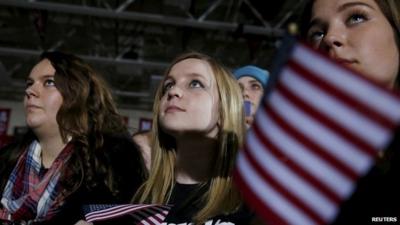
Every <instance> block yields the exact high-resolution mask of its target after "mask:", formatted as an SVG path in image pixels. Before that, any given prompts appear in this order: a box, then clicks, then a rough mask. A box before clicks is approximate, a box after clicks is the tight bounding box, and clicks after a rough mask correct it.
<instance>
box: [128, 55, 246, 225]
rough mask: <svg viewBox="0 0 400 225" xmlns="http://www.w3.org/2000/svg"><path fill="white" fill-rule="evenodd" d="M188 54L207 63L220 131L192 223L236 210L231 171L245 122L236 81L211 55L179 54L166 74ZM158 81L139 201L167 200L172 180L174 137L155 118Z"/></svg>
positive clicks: (160, 201)
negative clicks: (146, 169) (147, 167)
mask: <svg viewBox="0 0 400 225" xmlns="http://www.w3.org/2000/svg"><path fill="white" fill-rule="evenodd" d="M190 58H194V59H200V60H203V61H205V62H207V63H208V64H209V65H210V67H211V69H212V71H213V74H214V76H215V80H216V84H217V89H218V95H219V99H220V106H219V118H220V131H219V134H218V151H217V154H216V158H215V163H213V166H214V168H213V169H212V171H213V174H212V175H211V178H210V179H209V184H210V185H209V187H208V190H207V191H206V192H205V194H204V195H203V196H202V197H201V200H203V202H204V206H203V207H202V208H201V209H200V210H199V212H198V213H197V214H196V215H195V216H194V218H193V220H194V222H195V223H203V222H205V221H206V220H207V219H208V218H210V217H213V216H215V215H217V214H222V213H231V212H233V211H235V210H237V209H238V207H239V206H240V204H241V199H240V196H239V193H238V190H236V188H235V187H234V185H233V181H232V171H233V168H234V165H235V161H236V155H237V151H238V149H239V147H240V146H241V145H242V143H243V139H244V133H245V125H244V124H245V123H244V112H243V99H242V96H241V91H240V87H239V85H238V84H237V82H236V80H235V79H234V77H233V76H232V74H231V73H230V72H229V71H228V70H226V69H225V68H224V67H222V66H221V65H220V64H219V63H218V62H216V61H215V60H214V59H212V58H211V57H209V56H206V55H203V54H200V53H197V52H190V53H186V54H182V55H180V56H178V57H177V58H176V59H175V60H174V61H173V62H172V64H171V65H170V67H169V68H168V69H167V71H166V75H168V73H169V72H170V70H171V68H172V67H173V66H174V65H175V64H176V63H178V62H180V61H183V60H185V59H190ZM164 79H165V78H164ZM162 83H163V82H161V84H160V86H159V87H158V90H157V93H156V97H155V102H154V106H153V111H154V112H155V114H154V116H153V127H152V131H153V132H152V135H153V137H152V140H153V143H152V159H151V160H152V162H151V169H150V175H149V178H148V180H147V182H145V184H144V185H143V186H142V187H141V188H140V190H139V192H138V193H137V194H136V196H135V198H136V199H138V200H139V202H141V203H158V204H166V203H168V201H169V198H170V196H171V193H172V190H173V187H174V183H175V173H174V167H175V156H176V154H175V141H174V139H173V138H172V137H171V136H169V135H168V134H166V133H165V132H163V131H162V130H161V129H160V124H159V118H158V116H159V106H160V99H161V97H162V95H163V93H162Z"/></svg>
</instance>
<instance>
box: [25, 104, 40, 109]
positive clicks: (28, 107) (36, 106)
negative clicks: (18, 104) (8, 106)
mask: <svg viewBox="0 0 400 225" xmlns="http://www.w3.org/2000/svg"><path fill="white" fill-rule="evenodd" d="M25 108H26V109H40V106H38V105H35V104H27V105H26V106H25Z"/></svg>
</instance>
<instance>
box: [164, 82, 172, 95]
mask: <svg viewBox="0 0 400 225" xmlns="http://www.w3.org/2000/svg"><path fill="white" fill-rule="evenodd" d="M173 86H174V82H173V81H166V82H165V83H164V84H163V93H165V92H167V91H168V90H170V89H171V88H172V87H173Z"/></svg>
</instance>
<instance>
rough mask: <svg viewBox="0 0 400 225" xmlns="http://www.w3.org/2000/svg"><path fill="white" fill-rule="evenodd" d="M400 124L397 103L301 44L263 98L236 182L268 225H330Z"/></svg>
mask: <svg viewBox="0 0 400 225" xmlns="http://www.w3.org/2000/svg"><path fill="white" fill-rule="evenodd" d="M399 121H400V98H399V96H398V95H397V94H394V93H391V92H389V91H388V90H386V89H385V88H383V87H381V86H378V85H376V84H375V83H372V82H371V81H369V80H366V79H365V78H364V77H362V76H359V75H357V74H356V73H355V72H354V71H351V70H349V69H346V68H343V67H342V66H341V65H340V64H338V63H336V62H333V61H331V60H330V59H329V58H327V57H326V56H324V55H322V54H320V53H318V52H316V51H314V50H312V49H311V48H309V47H307V46H305V45H304V44H296V45H294V46H293V48H292V51H291V54H290V55H289V57H288V61H287V63H286V64H284V65H283V67H281V69H280V73H279V78H278V79H276V84H275V88H274V89H272V91H271V92H270V93H269V94H267V95H266V96H265V97H264V100H263V103H262V105H261V106H260V109H259V111H258V112H257V115H256V119H255V123H254V126H253V127H252V128H251V130H250V131H249V132H248V136H247V139H246V143H245V146H244V150H243V151H241V152H240V154H239V156H238V163H237V168H236V171H235V180H236V181H237V184H238V185H239V187H240V189H241V190H242V191H243V194H244V196H245V199H246V200H247V201H248V202H249V203H250V205H253V206H255V207H254V208H255V210H256V211H257V212H258V213H259V215H260V216H261V217H263V218H264V219H265V220H266V221H269V222H272V223H271V224H296V225H301V224H304V225H312V224H328V223H330V222H332V221H333V220H334V219H335V217H336V215H337V213H338V211H339V208H340V204H341V202H343V201H344V200H345V199H347V198H348V197H349V196H350V195H351V194H352V192H353V190H354V189H355V186H356V182H357V180H358V178H359V177H361V176H363V175H365V174H366V173H367V172H368V170H369V169H370V168H371V166H372V165H373V164H374V162H375V157H376V155H377V153H378V152H379V151H381V150H383V149H384V148H385V147H386V146H387V145H388V143H389V142H390V140H391V138H392V137H393V132H394V129H395V128H396V126H398V124H399Z"/></svg>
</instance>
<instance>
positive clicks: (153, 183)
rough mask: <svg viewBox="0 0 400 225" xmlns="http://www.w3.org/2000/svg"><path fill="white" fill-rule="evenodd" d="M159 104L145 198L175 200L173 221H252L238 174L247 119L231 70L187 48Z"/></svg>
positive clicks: (142, 192) (176, 62) (172, 69)
mask: <svg viewBox="0 0 400 225" xmlns="http://www.w3.org/2000/svg"><path fill="white" fill-rule="evenodd" d="M153 110H154V117H153V128H152V135H153V138H152V140H154V141H153V143H152V146H151V150H152V154H151V155H152V157H151V169H150V175H149V179H148V180H147V182H145V184H144V186H142V188H141V189H140V191H139V192H138V193H137V195H136V196H137V199H138V200H139V202H143V203H159V204H171V205H173V208H172V211H171V212H170V214H169V215H168V217H167V218H166V223H167V224H169V223H180V224H189V223H196V224H202V223H205V222H206V221H208V223H207V224H214V223H216V222H217V221H219V222H231V223H233V224H246V223H248V222H249V218H251V214H250V213H248V212H247V211H245V210H243V207H242V201H241V198H240V195H239V193H238V190H237V189H236V188H235V186H234V185H233V181H232V170H233V168H234V165H235V159H236V154H237V151H238V149H239V147H240V146H241V145H242V143H243V138H244V132H245V123H244V113H243V99H242V96H241V91H240V87H239V85H238V84H237V82H236V80H235V78H234V77H233V76H232V75H231V74H230V72H229V71H228V70H226V69H225V68H223V67H222V66H221V65H220V64H219V63H218V62H216V61H215V60H214V59H212V58H211V57H208V56H206V55H203V54H200V53H187V54H183V55H181V56H179V57H177V58H176V59H175V60H174V61H173V62H172V64H171V65H170V67H169V68H168V69H167V71H166V75H165V77H164V79H163V80H162V82H161V85H160V87H159V88H158V91H157V93H156V97H155V103H154V108H153ZM239 218H240V219H239ZM210 221H213V222H210Z"/></svg>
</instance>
